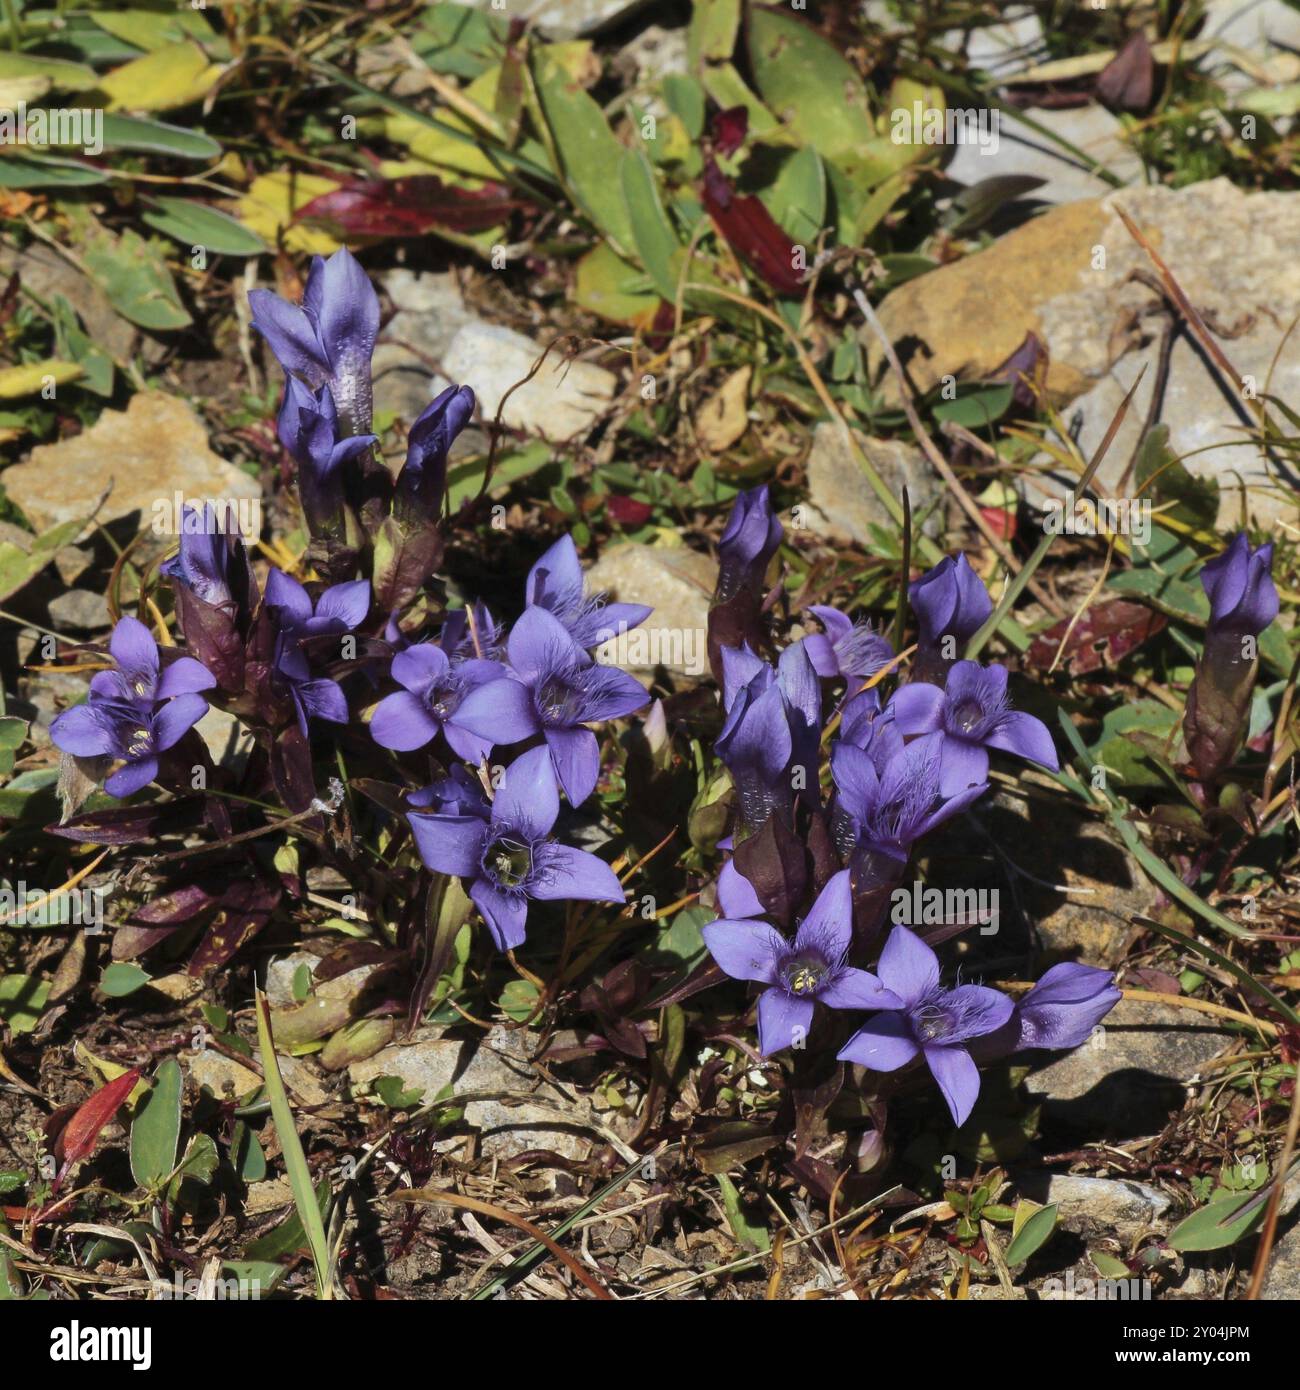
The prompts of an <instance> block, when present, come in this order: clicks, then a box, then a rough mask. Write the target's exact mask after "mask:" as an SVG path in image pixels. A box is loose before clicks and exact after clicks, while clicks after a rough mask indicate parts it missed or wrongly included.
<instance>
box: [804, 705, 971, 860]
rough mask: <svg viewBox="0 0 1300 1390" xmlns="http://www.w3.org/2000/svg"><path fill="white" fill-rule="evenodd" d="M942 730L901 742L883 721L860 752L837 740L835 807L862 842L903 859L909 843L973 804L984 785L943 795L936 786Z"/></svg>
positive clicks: (833, 766)
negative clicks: (882, 726) (878, 733)
mask: <svg viewBox="0 0 1300 1390" xmlns="http://www.w3.org/2000/svg"><path fill="white" fill-rule="evenodd" d="M942 741H943V735H942V734H926V735H924V736H923V737H922V738H918V739H913V740H912V742H911V743H909V744H907V745H906V746H903V744H902V740H901V737H900V736H899V734H898V732H897V730H896V729H894V728H892V727H890V726H888V725H886V726H885V729H884V730H883V731H882V735H881V737H880V738H879V740H878V741H877V742H874V743H873V745H872V747H871V749H870V750H869V751H867V752H864V751H863V750H862V749H861V748H854V747H853V745H852V744H849V743H846V742H845V741H844V740H843V739H839V740H838V741H837V742H836V744H835V747H834V749H833V750H832V751H831V775H832V777H834V779H835V786H836V788H837V789H838V795H837V797H836V809H837V812H839V813H840V814H841V815H843V816H845V817H847V819H848V822H849V824H850V825H851V826H852V829H853V833H854V836H855V837H856V839H857V841H858V843H859V845H860V846H863V847H865V848H866V849H868V850H871V851H873V852H875V853H879V854H884V855H888V856H889V857H890V858H892V859H895V860H899V861H901V862H903V863H906V862H907V859H908V856H909V855H910V854H911V852H912V845H913V844H914V843H915V842H916V841H917V840H919V839H920V838H921V836H922V835H925V834H927V833H928V832H929V831H931V830H933V829H934V828H935V826H937V825H940V824H942V823H943V822H944V821H946V820H948V819H949V818H950V817H951V816H955V815H956V814H957V813H958V812H959V811H964V810H965V809H966V807H967V806H969V805H970V804H971V802H973V801H975V800H976V799H977V798H978V797H981V796H983V795H984V793H985V792H986V791H987V790H988V783H987V782H984V783H981V784H980V785H979V786H975V787H965V788H963V789H962V790H961V791H960V792H958V793H956V794H952V795H945V794H944V793H943V792H942V791H941V789H940V785H939V763H940V754H941V748H942Z"/></svg>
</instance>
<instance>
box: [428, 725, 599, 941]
mask: <svg viewBox="0 0 1300 1390" xmlns="http://www.w3.org/2000/svg"><path fill="white" fill-rule="evenodd" d="M471 805H472V803H471V802H469V801H468V800H467V802H466V803H465V806H466V810H467V811H468V813H460V814H442V813H427V812H420V811H412V812H411V813H410V815H409V820H410V823H411V832H412V834H414V836H415V843H416V847H417V848H418V849H419V851H420V858H421V859H423V860H424V862H425V864H426V865H427V866H428V867H429V868H430V869H433V870H434V871H435V872H436V873H441V874H456V875H458V876H459V877H460V878H463V879H466V880H468V881H469V885H470V887H469V896H470V898H471V899H472V900H473V902H474V904H475V906H476V907H477V908H478V910H479V911H480V912H481V913H482V914H483V920H484V921H485V922H486V923H487V927H488V930H489V931H490V932H491V933H492V940H493V941H494V942H495V943H496V947H497V949H498V950H499V951H510V950H513V949H514V948H515V947H516V946H519V945H522V944H523V940H524V935H525V928H526V925H527V919H528V903H529V901H530V900H537V901H539V902H540V901H551V900H554V899H574V898H576V899H581V900H583V901H587V902H608V903H621V902H622V901H623V897H624V894H623V886H622V884H620V883H619V881H618V877H617V875H616V874H615V873H614V871H613V869H611V868H610V867H609V865H608V864H606V863H605V861H604V860H603V859H598V858H597V857H596V856H595V855H594V854H588V853H587V852H586V851H585V850H580V849H574V848H572V847H571V846H569V845H559V844H556V843H555V841H554V840H552V839H551V838H550V836H551V829H552V827H553V826H554V824H555V820H556V817H557V816H558V815H559V813H560V797H559V792H558V791H557V790H556V787H555V777H554V774H553V773H552V771H551V765H550V755H549V753H548V752H547V750H546V749H545V748H530V749H529V750H528V751H527V752H525V753H521V754H520V755H519V757H517V758H516V759H515V761H514V762H513V763H511V764H510V766H509V767H508V768H507V769H506V770H505V774H504V776H503V777H502V779H501V785H500V786H499V787H498V788H497V791H496V797H495V799H494V800H493V802H492V808H491V811H490V813H488V814H487V815H486V816H485V815H483V814H481V813H479V814H475V813H474V812H473V811H472V810H469V807H470V806H471Z"/></svg>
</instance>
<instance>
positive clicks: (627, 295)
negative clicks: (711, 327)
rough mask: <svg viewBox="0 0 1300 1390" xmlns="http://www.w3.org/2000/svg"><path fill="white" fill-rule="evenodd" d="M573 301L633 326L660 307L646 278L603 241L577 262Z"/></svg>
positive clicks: (603, 317)
mask: <svg viewBox="0 0 1300 1390" xmlns="http://www.w3.org/2000/svg"><path fill="white" fill-rule="evenodd" d="M697 264H698V262H697ZM573 298H574V302H575V303H576V304H578V306H579V307H580V308H583V309H586V310H587V311H588V312H589V313H592V314H596V315H598V316H599V317H600V318H602V319H608V320H609V321H610V322H611V323H623V324H631V325H633V326H637V325H642V324H648V323H649V322H650V321H651V320H652V319H653V317H654V315H655V313H656V311H657V310H658V308H659V304H660V298H659V295H658V294H657V293H655V292H654V291H653V290H652V289H651V288H650V283H649V280H648V279H647V277H646V276H644V275H642V274H641V272H640V271H638V270H637V268H636V267H635V266H634V265H630V264H629V263H628V262H627V261H625V260H624V259H623V258H622V257H621V256H620V255H619V254H618V253H617V252H616V251H614V250H613V249H612V248H611V247H610V246H609V244H608V243H607V242H604V241H602V242H598V243H597V244H596V245H595V246H593V247H592V249H591V250H590V251H588V252H587V254H586V255H585V256H583V257H582V259H581V260H580V261H579V262H578V265H577V275H576V278H575V282H574V287H573Z"/></svg>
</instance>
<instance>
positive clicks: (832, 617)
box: [704, 490, 1119, 1124]
mask: <svg viewBox="0 0 1300 1390" xmlns="http://www.w3.org/2000/svg"><path fill="white" fill-rule="evenodd" d="M780 538H781V532H780V525H779V523H778V522H777V521H776V518H775V517H774V516H773V515H772V512H771V509H770V505H769V503H768V500H767V496H766V493H765V491H762V490H759V491H756V492H754V493H751V494H747V495H745V496H743V497H742V498H741V499H740V500H739V501H738V503H737V505H736V509H735V512H734V513H733V516H732V520H731V523H730V525H729V526H728V528H727V530H726V532H725V533H724V536H723V539H722V551H723V557H722V564H723V572H724V574H728V575H730V576H732V578H731V580H730V582H729V583H728V584H727V585H725V586H720V590H719V595H718V596H717V599H716V607H715V610H714V611H715V612H719V611H721V612H723V613H724V615H725V616H724V630H725V631H726V632H728V633H733V632H735V631H736V630H737V626H738V624H737V623H736V620H735V607H736V604H737V602H738V596H742V595H743V594H744V592H745V591H746V590H748V592H749V593H750V594H751V595H754V596H757V595H758V594H760V593H761V591H762V588H763V584H764V580H765V571H766V568H767V565H768V563H769V562H770V560H771V558H772V556H773V554H774V553H775V551H776V549H777V547H778V546H779V544H780ZM729 547H734V548H735V549H736V552H737V553H736V554H735V555H734V556H729V555H728V554H727V551H728V548H729ZM909 598H910V601H911V607H912V610H913V612H914V613H915V614H916V615H917V620H918V623H919V627H920V632H919V636H918V641H917V654H916V662H915V665H914V667H913V679H912V680H910V681H908V682H907V683H904V684H900V685H898V686H897V687H896V688H895V689H894V690H893V692H892V694H891V695H890V696H889V698H888V699H882V698H881V694H880V691H881V687H882V685H883V682H884V680H886V679H887V678H888V677H889V675H890V674H891V672H892V669H893V667H894V666H895V664H896V663H895V661H894V653H893V650H892V648H891V647H890V645H889V643H888V641H887V640H886V639H885V638H884V637H883V636H882V635H881V634H879V633H877V632H875V631H873V630H872V629H871V628H870V627H869V626H866V625H863V624H855V623H854V622H853V621H852V620H851V619H850V618H849V617H848V616H847V615H846V614H843V613H841V612H839V611H838V610H836V609H833V608H825V607H818V608H815V609H813V610H811V612H812V616H813V617H814V618H815V619H816V620H817V621H818V622H819V623H820V625H821V627H822V628H823V631H822V632H820V633H814V634H812V635H809V636H804V637H802V638H800V639H799V640H798V641H796V642H793V643H792V644H790V645H789V646H787V647H786V648H785V649H784V650H783V651H781V652H780V654H779V656H778V657H777V658H776V660H775V662H771V661H768V660H765V659H764V658H763V657H762V656H760V655H759V654H758V653H757V652H756V651H755V650H754V649H753V647H751V645H750V644H749V643H748V642H742V643H740V644H738V645H727V644H726V643H725V641H723V642H720V643H719V648H720V650H719V656H720V664H721V668H722V675H723V679H722V685H723V691H722V695H723V706H724V721H723V727H722V731H721V733H720V734H719V736H718V738H717V741H716V744H715V747H716V750H717V753H718V756H719V758H720V759H721V760H722V762H723V763H724V765H725V766H726V768H727V770H728V772H729V773H730V775H731V780H732V782H733V784H734V786H735V789H736V801H735V831H734V835H733V837H732V839H731V841H730V844H731V847H732V850H733V854H732V858H731V859H730V860H729V862H728V863H727V864H726V866H725V867H724V869H723V871H722V874H721V876H720V878H719V881H718V886H717V902H718V908H719V912H720V916H719V918H718V920H717V921H715V922H713V923H711V924H710V925H709V926H707V927H706V928H705V929H704V937H705V942H706V944H707V946H708V948H709V951H710V953H711V954H712V956H713V959H714V961H715V962H716V964H717V965H718V966H719V967H720V968H721V969H722V971H723V972H724V973H726V974H727V975H730V976H732V977H734V978H736V979H741V980H751V981H756V982H758V983H760V984H762V985H763V986H765V988H764V990H763V992H762V994H761V995H760V998H759V1002H758V1029H759V1048H760V1050H761V1051H762V1053H763V1054H764V1055H765V1056H767V1055H771V1054H773V1053H776V1052H779V1051H782V1050H783V1049H786V1048H789V1047H804V1046H806V1045H807V1040H808V1038H809V1036H810V1034H811V1033H812V1031H813V1027H814V1023H815V1016H816V1006H817V1005H818V1004H821V1005H823V1006H824V1007H825V1008H827V1009H830V1010H840V1011H843V1010H849V1011H855V1012H859V1013H866V1014H869V1015H870V1017H868V1018H867V1020H866V1021H865V1022H863V1023H862V1024H861V1025H860V1026H859V1027H858V1029H857V1031H856V1032H853V1033H852V1035H851V1036H849V1037H847V1038H846V1039H844V1040H843V1041H842V1045H838V1053H837V1055H838V1057H839V1058H840V1059H841V1060H844V1061H848V1062H853V1063H856V1064H857V1065H859V1066H861V1067H864V1068H867V1069H869V1070H872V1071H880V1072H887V1071H896V1070H898V1069H899V1068H901V1067H904V1066H906V1065H908V1064H910V1063H912V1062H915V1061H919V1060H924V1062H925V1064H926V1065H927V1066H928V1068H929V1070H930V1071H931V1073H932V1074H933V1075H934V1077H935V1079H936V1081H937V1082H938V1084H939V1087H940V1089H941V1091H942V1092H943V1095H944V1097H945V1099H946V1100H947V1102H948V1106H949V1109H950V1111H951V1113H952V1116H953V1119H954V1121H955V1122H956V1123H957V1124H961V1123H963V1122H964V1120H965V1119H966V1117H967V1115H968V1114H969V1113H970V1110H971V1107H972V1106H973V1104H974V1102H975V1099H976V1096H977V1094H978V1091H979V1073H978V1070H977V1064H976V1056H975V1055H973V1053H975V1054H977V1055H978V1057H979V1060H987V1059H988V1057H989V1055H990V1051H991V1049H1000V1050H1001V1051H1003V1052H1005V1051H1010V1050H1014V1049H1015V1048H1017V1047H1031V1046H1032V1047H1038V1046H1062V1047H1069V1046H1075V1045H1077V1043H1078V1042H1079V1041H1082V1039H1083V1038H1084V1037H1086V1036H1087V1034H1088V1032H1089V1031H1090V1030H1091V1028H1092V1027H1093V1026H1094V1024H1095V1023H1096V1021H1097V1020H1098V1019H1099V1018H1100V1017H1101V1016H1102V1015H1104V1014H1105V1013H1106V1011H1107V1010H1108V1009H1109V1008H1110V1007H1111V1005H1112V1004H1113V1003H1114V1002H1115V1000H1116V999H1117V998H1118V997H1119V996H1118V992H1117V991H1116V990H1115V989H1114V987H1113V982H1112V980H1111V977H1110V975H1109V973H1108V972H1106V971H1094V970H1092V969H1091V968H1090V967H1086V966H1071V967H1068V970H1069V975H1068V977H1063V976H1061V975H1053V973H1052V972H1049V973H1048V975H1047V976H1045V977H1044V979H1043V981H1042V982H1041V983H1040V984H1039V986H1037V987H1036V988H1035V989H1034V990H1033V991H1032V992H1031V993H1030V994H1029V995H1027V996H1026V998H1025V999H1023V1000H1022V1001H1021V1002H1020V1004H1019V1005H1015V1004H1013V1003H1012V1001H1011V999H1010V998H1008V997H1007V996H1006V995H1005V994H1003V993H1001V992H999V991H998V990H995V989H991V988H987V987H985V986H982V985H976V984H958V985H956V986H955V987H952V988H948V987H945V986H944V985H943V984H941V976H940V968H939V962H938V959H937V957H936V956H935V954H934V951H933V950H932V949H931V948H930V946H929V945H927V943H926V942H925V941H924V940H923V939H922V937H921V936H919V935H917V934H916V933H915V932H913V931H912V930H910V929H909V928H908V927H906V926H895V927H893V929H892V930H890V931H889V933H888V936H887V937H886V938H885V940H884V942H883V946H882V945H881V944H880V940H879V933H880V929H881V927H882V925H883V921H882V913H881V903H882V890H888V889H889V888H890V887H891V886H892V885H893V884H896V883H898V882H899V881H900V880H901V878H902V876H903V873H904V871H905V869H906V866H907V864H908V862H909V860H910V858H911V856H912V853H913V849H914V847H915V846H916V844H917V842H918V841H919V840H921V839H922V838H923V837H924V836H926V835H927V834H929V833H930V832H931V831H932V830H934V829H935V828H936V827H938V826H940V825H941V824H943V823H944V822H945V821H947V820H949V819H950V818H952V817H953V816H955V815H957V814H958V813H959V812H961V811H963V810H964V809H965V808H966V807H968V806H970V805H971V803H972V802H974V801H975V800H976V799H978V798H979V797H980V796H982V795H983V793H984V792H985V791H987V789H988V773H989V762H990V754H991V753H996V754H1010V755H1011V756H1013V757H1018V758H1022V759H1024V760H1026V761H1028V762H1031V763H1035V764H1037V765H1039V766H1041V767H1044V768H1047V769H1050V770H1056V768H1057V767H1058V762H1057V756H1056V750H1055V748H1054V747H1053V743H1052V738H1051V735H1050V734H1049V732H1048V730H1047V728H1046V726H1045V725H1044V724H1043V723H1042V722H1041V720H1038V719H1036V718H1034V717H1033V716H1032V715H1030V714H1027V713H1025V712H1023V711H1020V710H1016V709H1014V708H1013V707H1012V705H1011V703H1010V700H1009V697H1008V693H1007V672H1006V670H1005V668H1003V667H1001V666H997V665H991V666H980V665H979V664H978V663H977V662H974V661H968V660H963V659H961V655H960V653H961V649H962V647H964V645H965V644H966V642H967V641H968V640H969V639H970V638H971V637H972V636H973V635H974V633H975V632H976V631H977V630H978V629H979V628H980V626H981V625H982V624H983V623H984V622H985V621H986V620H987V619H988V617H989V615H990V614H991V612H992V602H991V600H990V599H989V595H988V593H987V591H986V590H985V588H984V585H983V584H982V583H981V581H980V579H979V577H978V576H977V575H976V574H975V572H974V570H973V569H972V568H971V567H970V565H969V563H968V562H967V560H966V558H965V557H964V556H958V557H957V558H956V559H946V560H944V561H942V562H941V563H940V564H939V565H937V566H936V567H935V568H934V569H932V570H931V571H930V572H929V573H928V574H925V575H924V576H922V577H921V578H920V579H919V580H917V581H916V582H915V583H914V584H912V585H911V587H910V590H909ZM744 622H745V623H750V624H751V626H752V615H750V616H749V617H746V618H745V619H744ZM921 676H924V677H926V678H925V679H922V678H920V677H921ZM824 752H825V757H824ZM824 763H825V764H828V765H829V779H826V778H824V777H823V766H824ZM819 846H820V847H821V848H820V849H819V848H818V847H819ZM830 846H833V849H831V848H829V847H830ZM805 849H806V851H807V853H805ZM809 860H811V864H809V863H808V861H809ZM884 896H885V897H887V893H886V894H884ZM810 897H811V899H812V901H811V903H810V904H809V905H807V910H806V912H805V911H802V910H801V909H802V907H803V905H804V904H808V899H809V898H810ZM773 919H775V922H776V923H778V924H779V925H776V924H774V921H773ZM872 956H875V957H876V958H877V963H876V965H875V971H874V973H873V972H872V971H871V970H868V969H865V968H863V967H864V966H865V965H866V964H867V963H868V962H869V961H870V959H871V958H872ZM1080 971H1082V972H1085V973H1084V974H1082V975H1080V974H1079V973H1078V972H1080Z"/></svg>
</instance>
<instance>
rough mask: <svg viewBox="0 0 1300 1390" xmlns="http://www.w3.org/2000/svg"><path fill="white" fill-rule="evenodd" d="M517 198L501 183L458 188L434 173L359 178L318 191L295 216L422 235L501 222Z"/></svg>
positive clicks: (335, 227)
mask: <svg viewBox="0 0 1300 1390" xmlns="http://www.w3.org/2000/svg"><path fill="white" fill-rule="evenodd" d="M523 206H524V203H523V201H522V200H521V199H519V198H517V197H516V196H515V195H514V194H512V193H511V192H510V191H509V190H508V189H507V188H506V187H505V186H504V185H503V184H496V183H489V184H485V185H484V186H483V187H482V188H456V187H454V186H453V185H451V184H447V183H444V182H443V181H442V180H441V179H440V178H438V177H437V175H436V174H412V175H411V176H410V177H409V178H403V179H363V180H361V181H360V182H358V183H353V184H349V185H348V186H347V187H345V188H336V189H335V190H334V191H333V192H331V193H322V194H321V196H320V197H319V198H313V199H312V200H311V202H310V203H307V204H305V205H304V206H303V207H301V208H299V209H298V212H297V215H296V218H295V220H296V221H298V222H310V223H312V224H314V225H316V226H320V227H324V228H326V229H327V230H328V231H330V232H331V233H333V234H334V235H335V236H337V237H341V238H342V237H348V238H352V237H408V236H422V235H423V234H424V233H425V232H428V231H430V230H431V229H433V228H434V227H442V228H444V229H445V230H447V231H453V232H483V231H486V230H487V229H488V228H489V227H496V226H499V225H500V224H501V223H502V222H504V221H505V220H506V219H507V218H508V217H509V216H510V214H511V213H513V212H514V211H516V209H518V208H520V207H523Z"/></svg>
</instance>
